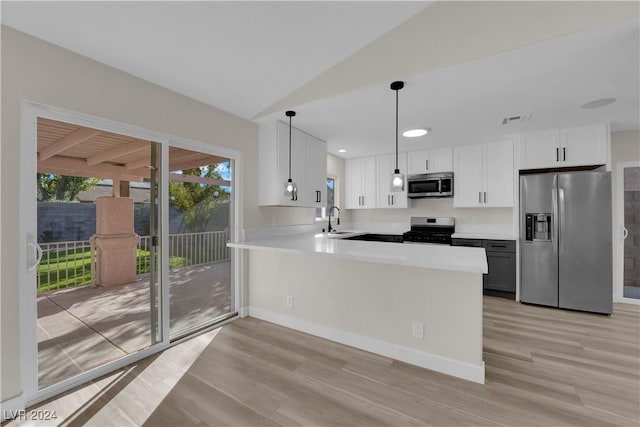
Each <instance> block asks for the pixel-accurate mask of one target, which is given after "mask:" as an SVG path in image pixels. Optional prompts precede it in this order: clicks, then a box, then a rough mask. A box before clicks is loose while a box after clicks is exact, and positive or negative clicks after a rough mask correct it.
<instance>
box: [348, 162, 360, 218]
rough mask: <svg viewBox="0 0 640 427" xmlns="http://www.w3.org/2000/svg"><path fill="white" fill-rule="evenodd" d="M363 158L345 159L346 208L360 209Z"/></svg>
mask: <svg viewBox="0 0 640 427" xmlns="http://www.w3.org/2000/svg"><path fill="white" fill-rule="evenodd" d="M363 167H364V161H363V159H347V160H346V161H345V163H344V170H345V177H346V180H345V183H344V186H345V199H344V201H345V205H346V206H345V207H346V208H347V209H362V193H363V191H362V190H363V185H362V179H363V177H364V169H363Z"/></svg>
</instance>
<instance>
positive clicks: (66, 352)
mask: <svg viewBox="0 0 640 427" xmlns="http://www.w3.org/2000/svg"><path fill="white" fill-rule="evenodd" d="M169 277H170V280H169V292H170V300H169V301H170V305H169V307H170V328H171V335H175V334H176V333H180V332H181V331H184V330H188V329H191V328H193V327H197V326H198V325H200V324H202V323H204V322H207V321H208V320H210V319H213V318H215V317H218V316H220V315H223V314H226V313H228V312H229V311H230V310H231V281H230V262H229V261H228V260H227V261H219V262H214V263H210V264H206V265H199V266H195V267H185V268H181V269H178V270H174V271H171V272H170V274H169ZM150 324H151V322H150V304H149V278H148V276H146V275H144V276H139V277H138V279H137V281H136V282H133V283H128V284H126V285H119V286H112V287H92V286H81V287H77V288H71V289H65V290H59V291H53V292H47V293H42V294H40V295H39V296H38V378H39V386H40V387H44V386H46V385H49V384H53V383H56V382H58V381H60V380H62V379H65V378H69V377H70V376H72V375H75V374H78V373H80V372H83V371H86V370H89V369H92V368H94V367H96V366H99V365H101V364H103V363H105V362H108V361H110V360H114V359H117V358H119V357H122V356H124V355H126V354H129V353H133V352H135V351H137V350H140V349H142V348H145V347H147V346H149V345H150V344H151V328H150Z"/></svg>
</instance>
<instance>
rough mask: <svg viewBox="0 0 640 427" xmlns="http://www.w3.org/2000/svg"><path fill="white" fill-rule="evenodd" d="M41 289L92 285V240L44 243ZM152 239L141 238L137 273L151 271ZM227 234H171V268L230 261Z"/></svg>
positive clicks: (39, 275)
mask: <svg viewBox="0 0 640 427" xmlns="http://www.w3.org/2000/svg"><path fill="white" fill-rule="evenodd" d="M40 246H41V247H42V254H43V255H42V260H41V262H40V264H39V265H38V274H37V278H38V280H37V282H38V290H39V291H48V290H55V289H62V288H72V287H75V286H82V285H89V284H91V283H93V275H94V274H95V268H92V265H93V266H95V265H96V253H95V248H92V247H91V243H90V241H89V240H82V241H72V242H55V243H41V244H40ZM150 247H151V237H150V236H144V237H141V238H140V242H139V244H138V249H137V251H136V274H137V275H141V274H145V273H148V272H149V265H150V251H149V249H150ZM229 257H230V250H229V248H227V233H226V232H224V231H208V232H202V233H185V234H171V235H169V268H170V269H176V268H181V267H190V266H195V265H202V264H209V263H212V262H216V261H222V260H226V259H229Z"/></svg>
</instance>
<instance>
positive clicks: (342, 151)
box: [338, 148, 347, 153]
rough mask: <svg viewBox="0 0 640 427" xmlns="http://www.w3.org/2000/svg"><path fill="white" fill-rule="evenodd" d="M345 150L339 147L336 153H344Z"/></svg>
mask: <svg viewBox="0 0 640 427" xmlns="http://www.w3.org/2000/svg"><path fill="white" fill-rule="evenodd" d="M346 152H347V150H345V149H344V148H341V149H340V150H338V153H346Z"/></svg>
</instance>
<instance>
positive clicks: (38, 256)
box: [27, 242, 42, 271]
mask: <svg viewBox="0 0 640 427" xmlns="http://www.w3.org/2000/svg"><path fill="white" fill-rule="evenodd" d="M29 247H31V248H33V249H34V250H35V251H36V260H35V262H34V263H33V264H31V265H29V266H28V267H27V270H28V271H33V270H35V269H36V267H37V266H38V264H40V261H42V248H41V247H40V245H39V244H38V243H37V242H27V248H29Z"/></svg>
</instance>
